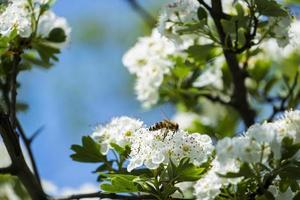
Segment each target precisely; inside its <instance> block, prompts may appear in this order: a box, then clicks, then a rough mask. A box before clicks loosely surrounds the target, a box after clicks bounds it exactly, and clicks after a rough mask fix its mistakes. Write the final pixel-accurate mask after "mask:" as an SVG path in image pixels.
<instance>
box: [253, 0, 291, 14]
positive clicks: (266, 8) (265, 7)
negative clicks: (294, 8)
mask: <svg viewBox="0 0 300 200" xmlns="http://www.w3.org/2000/svg"><path fill="white" fill-rule="evenodd" d="M255 4H256V6H257V10H258V12H259V13H260V14H262V15H265V16H268V17H285V16H287V15H288V12H287V11H286V10H285V9H284V8H283V7H282V6H281V5H280V4H279V3H277V2H276V1H275V0H255Z"/></svg>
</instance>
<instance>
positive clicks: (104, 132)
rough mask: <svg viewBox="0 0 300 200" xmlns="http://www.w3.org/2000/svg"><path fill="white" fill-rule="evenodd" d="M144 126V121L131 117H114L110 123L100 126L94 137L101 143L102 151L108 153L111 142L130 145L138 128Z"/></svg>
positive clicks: (123, 145) (122, 145)
mask: <svg viewBox="0 0 300 200" xmlns="http://www.w3.org/2000/svg"><path fill="white" fill-rule="evenodd" d="M142 126H143V122H141V121H139V120H137V119H133V118H129V117H125V116H123V117H117V118H113V119H112V120H111V122H110V123H108V124H107V125H105V126H99V127H97V128H96V130H95V131H94V132H93V133H92V138H93V139H94V140H95V141H97V142H99V143H100V145H101V153H102V154H104V155H106V154H107V153H108V151H109V150H110V149H112V147H111V144H112V143H114V144H117V145H119V146H121V147H125V146H126V145H130V140H131V138H132V137H133V134H134V132H135V131H136V130H138V129H139V128H141V127H142Z"/></svg>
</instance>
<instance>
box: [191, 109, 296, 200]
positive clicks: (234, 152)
mask: <svg viewBox="0 0 300 200" xmlns="http://www.w3.org/2000/svg"><path fill="white" fill-rule="evenodd" d="M285 137H289V138H292V139H293V141H294V143H299V142H300V111H299V110H297V111H289V112H286V113H285V115H284V117H283V118H282V119H279V120H277V121H274V122H271V123H264V124H261V125H260V124H256V125H253V126H252V127H250V128H249V129H248V131H247V132H246V133H245V135H244V136H241V137H236V138H224V139H222V140H220V141H219V142H218V144H217V146H216V159H215V160H214V162H213V166H212V168H211V169H210V171H209V172H208V173H207V174H206V175H205V177H204V178H202V179H200V180H199V181H198V182H197V183H196V185H195V187H194V189H195V195H196V196H197V198H198V199H201V200H203V199H207V200H208V199H214V198H215V197H216V196H217V195H218V194H220V193H221V191H220V189H221V188H222V187H224V186H226V185H228V184H229V183H231V184H236V183H238V182H239V181H240V180H241V179H230V178H226V179H224V178H221V177H220V176H218V175H217V173H219V174H226V172H237V171H239V166H240V165H241V164H242V163H252V164H253V163H262V164H265V165H267V166H268V161H269V158H270V155H273V159H275V160H280V158H281V152H282V140H283V138H285ZM271 153H272V154H271ZM299 154H300V153H299V152H298V154H296V156H294V159H296V160H300V156H298V155H299ZM277 192H278V191H277ZM288 199H291V198H288Z"/></svg>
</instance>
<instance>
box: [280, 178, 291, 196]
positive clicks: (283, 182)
mask: <svg viewBox="0 0 300 200" xmlns="http://www.w3.org/2000/svg"><path fill="white" fill-rule="evenodd" d="M289 187H290V181H289V179H281V180H280V182H279V190H280V192H282V193H284V192H285V191H286V190H287V189H288V188H289Z"/></svg>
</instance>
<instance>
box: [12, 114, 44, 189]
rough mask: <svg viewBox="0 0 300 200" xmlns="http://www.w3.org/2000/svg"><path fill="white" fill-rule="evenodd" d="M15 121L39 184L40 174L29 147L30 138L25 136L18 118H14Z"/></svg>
mask: <svg viewBox="0 0 300 200" xmlns="http://www.w3.org/2000/svg"><path fill="white" fill-rule="evenodd" d="M16 123H17V130H18V132H19V134H20V136H21V138H22V140H23V141H24V145H25V147H26V150H27V151H28V154H29V159H30V162H31V164H32V168H33V172H34V174H35V176H36V178H37V180H38V182H39V184H40V185H41V178H40V174H39V171H38V168H37V165H36V162H35V159H34V155H33V152H32V149H31V143H32V140H31V138H30V139H28V138H27V136H26V134H25V132H24V130H23V128H22V126H21V123H20V121H19V120H18V119H16Z"/></svg>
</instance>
